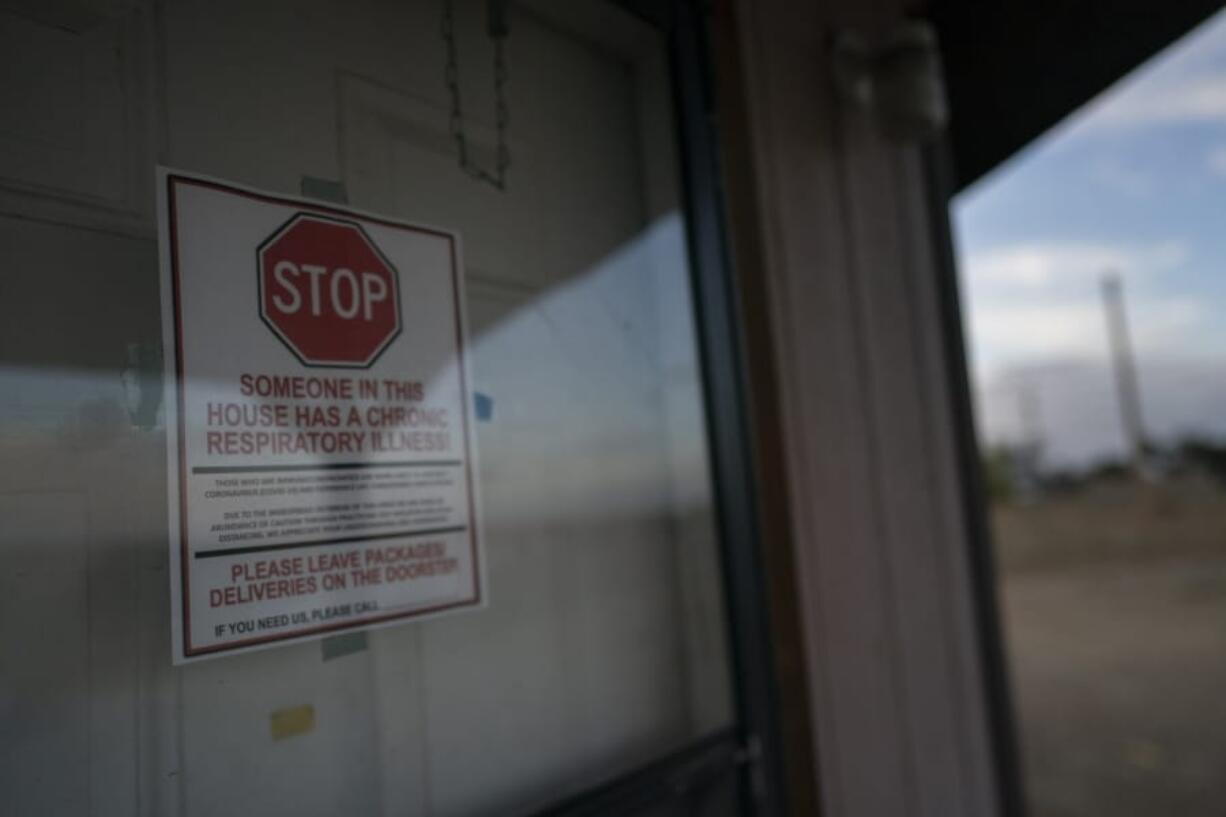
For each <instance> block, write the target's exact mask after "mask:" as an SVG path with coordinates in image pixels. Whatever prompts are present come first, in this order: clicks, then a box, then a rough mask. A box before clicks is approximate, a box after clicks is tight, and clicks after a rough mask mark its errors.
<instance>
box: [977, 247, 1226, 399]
mask: <svg viewBox="0 0 1226 817" xmlns="http://www.w3.org/2000/svg"><path fill="white" fill-rule="evenodd" d="M1187 256H1188V251H1187V248H1186V246H1185V245H1184V244H1183V243H1182V242H1179V241H1164V242H1157V243H1152V244H1127V243H1122V242H1121V243H1105V242H1042V241H1035V242H1023V243H1018V244H1010V245H1005V246H1000V247H994V248H991V249H988V250H983V251H979V252H972V253H967V254H965V255H964V257H963V258H962V264H961V269H962V281H963V287H964V291H965V294H966V306H967V330H968V337H969V339H970V344H971V348H972V350H973V356H974V359H975V363H976V366H975V368H976V373H977V377H978V378H979V379H981V380H982V379H984V378H989V377H992V376H993V375H994V373H996V372H998V371H999V370H1000V369H1001V368H1002V367H1007V366H1011V365H1017V364H1019V363H1024V362H1032V361H1036V360H1043V359H1051V358H1056V357H1062V358H1072V359H1081V360H1090V359H1099V358H1103V357H1105V356H1106V354H1107V347H1106V332H1105V323H1104V317H1103V307H1102V295H1101V280H1102V277H1103V275H1104V274H1105V273H1106V272H1107V271H1112V272H1114V273H1116V274H1118V275H1120V277H1121V278H1122V279H1123V281H1124V283H1125V288H1126V293H1127V308H1128V313H1129V320H1130V324H1131V328H1132V335H1133V341H1134V343H1135V345H1136V346H1137V347H1138V349H1145V350H1147V351H1157V350H1174V351H1180V350H1184V351H1188V352H1192V351H1195V350H1196V349H1198V348H1200V347H1202V346H1203V344H1204V339H1203V338H1202V337H1201V336H1200V334H1198V333H1199V331H1200V330H1201V329H1203V328H1204V327H1205V325H1206V322H1207V321H1208V319H1209V318H1210V317H1211V316H1210V315H1209V314H1208V307H1207V306H1206V304H1204V303H1203V302H1201V301H1200V300H1198V299H1197V298H1196V297H1194V296H1193V295H1190V294H1189V293H1186V292H1164V291H1163V290H1162V289H1161V287H1160V285H1159V283H1160V274H1161V273H1165V272H1168V271H1171V270H1174V269H1176V268H1177V267H1179V266H1180V265H1181V264H1182V263H1184V261H1185V260H1186V258H1187Z"/></svg>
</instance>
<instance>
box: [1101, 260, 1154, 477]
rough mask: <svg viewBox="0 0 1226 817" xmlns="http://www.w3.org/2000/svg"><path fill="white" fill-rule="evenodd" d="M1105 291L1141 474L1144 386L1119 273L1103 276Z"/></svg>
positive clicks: (1124, 413) (1127, 434)
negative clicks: (1139, 376)
mask: <svg viewBox="0 0 1226 817" xmlns="http://www.w3.org/2000/svg"><path fill="white" fill-rule="evenodd" d="M1102 290H1103V309H1104V310H1105V311H1106V315H1107V340H1108V342H1109V343H1110V345H1111V361H1112V365H1113V367H1114V369H1115V391H1116V397H1117V398H1118V400H1119V404H1120V422H1121V423H1122V424H1123V427H1124V438H1125V441H1126V442H1127V443H1128V447H1129V449H1130V453H1131V454H1132V463H1133V467H1134V468H1135V469H1136V470H1137V473H1138V474H1140V473H1143V472H1144V467H1145V448H1146V445H1145V424H1144V421H1143V420H1142V419H1141V389H1140V386H1139V385H1138V384H1137V368H1136V361H1135V359H1134V358H1133V354H1132V339H1131V337H1130V335H1129V332H1128V315H1127V313H1126V312H1125V311H1124V284H1123V282H1122V281H1120V277H1119V275H1117V274H1116V273H1114V272H1108V273H1106V274H1105V275H1104V276H1103V281H1102Z"/></svg>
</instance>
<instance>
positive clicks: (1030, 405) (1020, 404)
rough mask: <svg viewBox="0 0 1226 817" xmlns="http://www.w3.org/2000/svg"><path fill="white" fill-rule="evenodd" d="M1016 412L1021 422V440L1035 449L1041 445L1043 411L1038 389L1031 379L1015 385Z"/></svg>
mask: <svg viewBox="0 0 1226 817" xmlns="http://www.w3.org/2000/svg"><path fill="white" fill-rule="evenodd" d="M1017 413H1018V416H1019V417H1020V418H1021V422H1022V442H1023V443H1024V444H1026V445H1028V446H1031V447H1033V448H1035V449H1036V450H1038V449H1041V448H1042V447H1043V411H1042V409H1041V408H1040V401H1039V389H1038V387H1037V386H1036V385H1035V384H1034V382H1033V381H1031V380H1021V381H1019V382H1018V387H1017Z"/></svg>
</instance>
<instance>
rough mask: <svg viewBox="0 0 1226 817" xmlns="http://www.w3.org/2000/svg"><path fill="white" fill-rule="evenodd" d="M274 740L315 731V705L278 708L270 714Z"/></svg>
mask: <svg viewBox="0 0 1226 817" xmlns="http://www.w3.org/2000/svg"><path fill="white" fill-rule="evenodd" d="M268 720H269V726H270V727H271V731H272V739H273V740H282V739H284V738H292V737H294V736H295V735H305V734H307V733H308V732H313V731H315V707H314V706H312V705H311V704H302V705H301V706H291V707H289V708H288V709H278V710H277V711H276V712H274V713H272V715H270V716H269V718H268Z"/></svg>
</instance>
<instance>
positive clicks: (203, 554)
mask: <svg viewBox="0 0 1226 817" xmlns="http://www.w3.org/2000/svg"><path fill="white" fill-rule="evenodd" d="M466 530H468V526H467V525H453V526H451V527H449V528H424V529H422V530H401V531H394V532H392V533H372V534H368V535H366V536H345V537H342V538H340V539H316V540H313V541H310V542H286V543H284V544H280V545H247V546H245V547H236V548H221V549H219V550H198V551H196V553H195V556H196V558H197V559H215V558H217V557H218V556H237V555H238V554H240V553H262V552H264V551H268V550H289V549H291V548H309V547H315V546H317V545H347V544H349V543H351V542H370V541H373V540H375V539H408V538H415V537H418V536H438V535H440V534H444V533H460V532H461V531H466Z"/></svg>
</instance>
